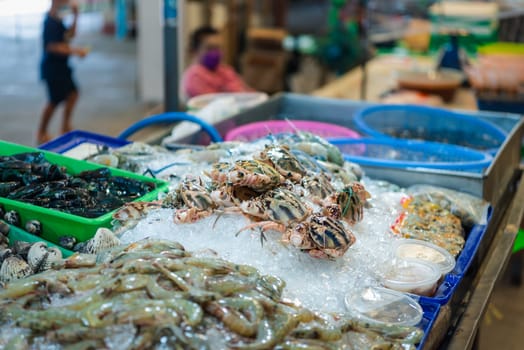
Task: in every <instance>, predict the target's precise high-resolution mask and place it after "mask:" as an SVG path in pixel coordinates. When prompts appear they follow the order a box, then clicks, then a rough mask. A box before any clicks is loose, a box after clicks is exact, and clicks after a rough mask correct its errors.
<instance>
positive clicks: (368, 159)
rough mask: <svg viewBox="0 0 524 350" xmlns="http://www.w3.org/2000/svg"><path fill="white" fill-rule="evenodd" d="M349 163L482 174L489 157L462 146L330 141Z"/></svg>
mask: <svg viewBox="0 0 524 350" xmlns="http://www.w3.org/2000/svg"><path fill="white" fill-rule="evenodd" d="M329 142H331V143H332V144H334V145H336V146H337V147H338V148H339V149H340V151H341V152H342V153H343V154H344V158H345V159H346V160H348V161H351V162H354V163H358V164H361V165H364V166H366V165H368V166H380V167H391V168H415V167H417V168H419V167H422V168H431V169H445V170H468V171H482V169H484V168H487V167H488V166H489V165H490V163H491V160H492V159H493V158H492V156H491V155H489V154H487V153H485V152H480V151H476V150H472V149H469V148H465V147H460V146H455V145H447V144H443V143H436V142H425V141H409V140H399V139H392V138H382V139H329Z"/></svg>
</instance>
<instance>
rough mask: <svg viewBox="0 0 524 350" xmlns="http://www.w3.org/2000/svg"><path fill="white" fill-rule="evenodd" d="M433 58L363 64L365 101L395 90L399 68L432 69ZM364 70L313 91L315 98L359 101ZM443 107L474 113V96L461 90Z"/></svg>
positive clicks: (395, 57) (384, 58) (401, 58)
mask: <svg viewBox="0 0 524 350" xmlns="http://www.w3.org/2000/svg"><path fill="white" fill-rule="evenodd" d="M435 61H436V58H435V57H429V56H406V55H383V56H378V57H375V58H373V59H371V60H370V61H368V62H367V63H366V73H367V76H366V90H365V92H366V94H365V95H366V101H369V102H379V101H380V97H381V95H382V94H384V93H385V92H387V91H390V90H391V89H393V88H395V87H396V81H395V72H396V71H398V70H400V69H407V68H417V69H431V67H433V66H434V65H435ZM362 77H363V70H362V68H361V67H356V68H354V69H352V70H350V71H349V72H347V73H346V74H344V75H342V76H340V77H339V78H338V79H336V80H334V81H332V82H330V83H328V84H326V85H324V86H322V87H320V88H319V89H317V90H315V91H313V93H312V95H313V96H317V97H328V98H339V99H347V100H360V99H361V96H360V94H361V92H360V90H361V89H360V87H361V82H362ZM443 107H446V108H458V109H466V110H477V103H476V100H475V96H474V94H473V92H472V91H471V90H470V89H466V88H460V89H458V90H457V92H456V94H455V97H454V99H453V100H452V101H451V102H450V103H448V104H444V105H443Z"/></svg>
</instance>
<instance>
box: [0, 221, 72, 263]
mask: <svg viewBox="0 0 524 350" xmlns="http://www.w3.org/2000/svg"><path fill="white" fill-rule="evenodd" d="M9 226H10V227H11V228H10V230H9V235H8V236H7V237H8V238H9V245H11V246H12V245H13V244H14V243H15V242H16V241H24V242H28V243H36V242H44V243H45V244H47V246H48V247H56V248H58V249H60V251H61V252H62V256H63V257H64V258H67V257H70V256H71V255H73V254H74V252H73V251H71V250H69V249H65V248H63V247H61V246H59V245H58V244H54V243H52V242H49V241H46V240H45V239H43V238H41V237H38V236H35V235H33V234H30V233H29V232H26V231H24V230H22V229H20V228H18V227H16V226H13V225H9Z"/></svg>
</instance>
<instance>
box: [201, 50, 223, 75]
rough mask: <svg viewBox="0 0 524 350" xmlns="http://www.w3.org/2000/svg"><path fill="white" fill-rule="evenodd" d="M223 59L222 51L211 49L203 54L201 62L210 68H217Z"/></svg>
mask: <svg viewBox="0 0 524 350" xmlns="http://www.w3.org/2000/svg"><path fill="white" fill-rule="evenodd" d="M221 59H222V52H220V50H216V49H215V50H210V51H208V52H206V53H205V54H204V56H202V58H201V59H200V63H201V64H202V65H203V66H204V67H206V68H207V69H210V70H215V68H216V67H218V64H219V63H220V60H221Z"/></svg>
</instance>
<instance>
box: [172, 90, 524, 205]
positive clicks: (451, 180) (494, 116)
mask: <svg viewBox="0 0 524 350" xmlns="http://www.w3.org/2000/svg"><path fill="white" fill-rule="evenodd" d="M370 105H372V104H370V103H366V102H359V101H348V100H336V99H327V98H318V97H312V96H307V95H297V94H278V95H276V96H274V97H272V98H271V99H269V100H268V101H266V102H265V103H262V104H260V105H258V106H256V107H254V108H252V109H250V110H247V111H244V112H242V113H239V114H237V115H234V116H232V117H231V118H229V119H227V120H225V121H222V122H220V123H218V124H216V125H215V127H216V128H217V129H218V130H219V131H220V133H221V134H222V135H224V134H225V133H226V132H227V131H228V130H230V129H231V128H234V127H236V126H239V125H243V124H247V123H251V122H255V121H261V120H271V119H285V118H287V119H290V120H293V119H306V120H315V121H323V122H328V123H334V124H338V125H343V126H346V127H349V128H352V129H356V125H355V124H354V115H355V113H356V112H357V111H358V110H359V109H361V108H363V107H367V106H370ZM461 113H466V114H470V115H472V116H475V117H478V118H481V119H484V120H487V121H490V122H493V123H495V124H496V125H498V126H499V127H501V128H502V129H504V130H506V131H507V132H508V137H507V139H506V141H505V142H504V144H503V145H502V146H501V148H500V149H499V151H498V153H497V154H496V156H495V159H494V160H493V162H492V164H491V166H490V167H489V168H488V169H486V170H485V171H484V172H483V173H471V172H458V171H446V170H432V169H425V168H410V169H394V168H387V167H371V166H366V167H364V170H365V171H366V174H367V175H369V176H370V177H373V178H377V179H383V180H387V181H390V182H393V183H396V184H398V185H400V186H408V185H411V184H414V183H425V184H432V185H440V186H445V187H449V188H453V189H457V190H461V191H464V192H469V193H471V194H474V195H477V196H479V197H483V198H484V199H486V200H487V201H489V202H491V204H492V205H493V206H497V204H498V202H499V201H500V200H501V198H502V196H503V194H504V191H505V190H506V187H507V186H508V185H509V184H510V183H511V181H512V180H514V178H515V176H516V172H517V169H518V166H519V163H520V159H521V154H520V152H521V151H520V149H521V140H522V136H523V135H524V121H523V120H522V119H521V116H519V115H515V114H506V113H495V112H493V113H489V112H470V111H461ZM199 140H201V135H200V133H196V134H194V135H191V136H189V137H186V138H184V139H181V140H177V142H180V143H193V144H195V143H199Z"/></svg>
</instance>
